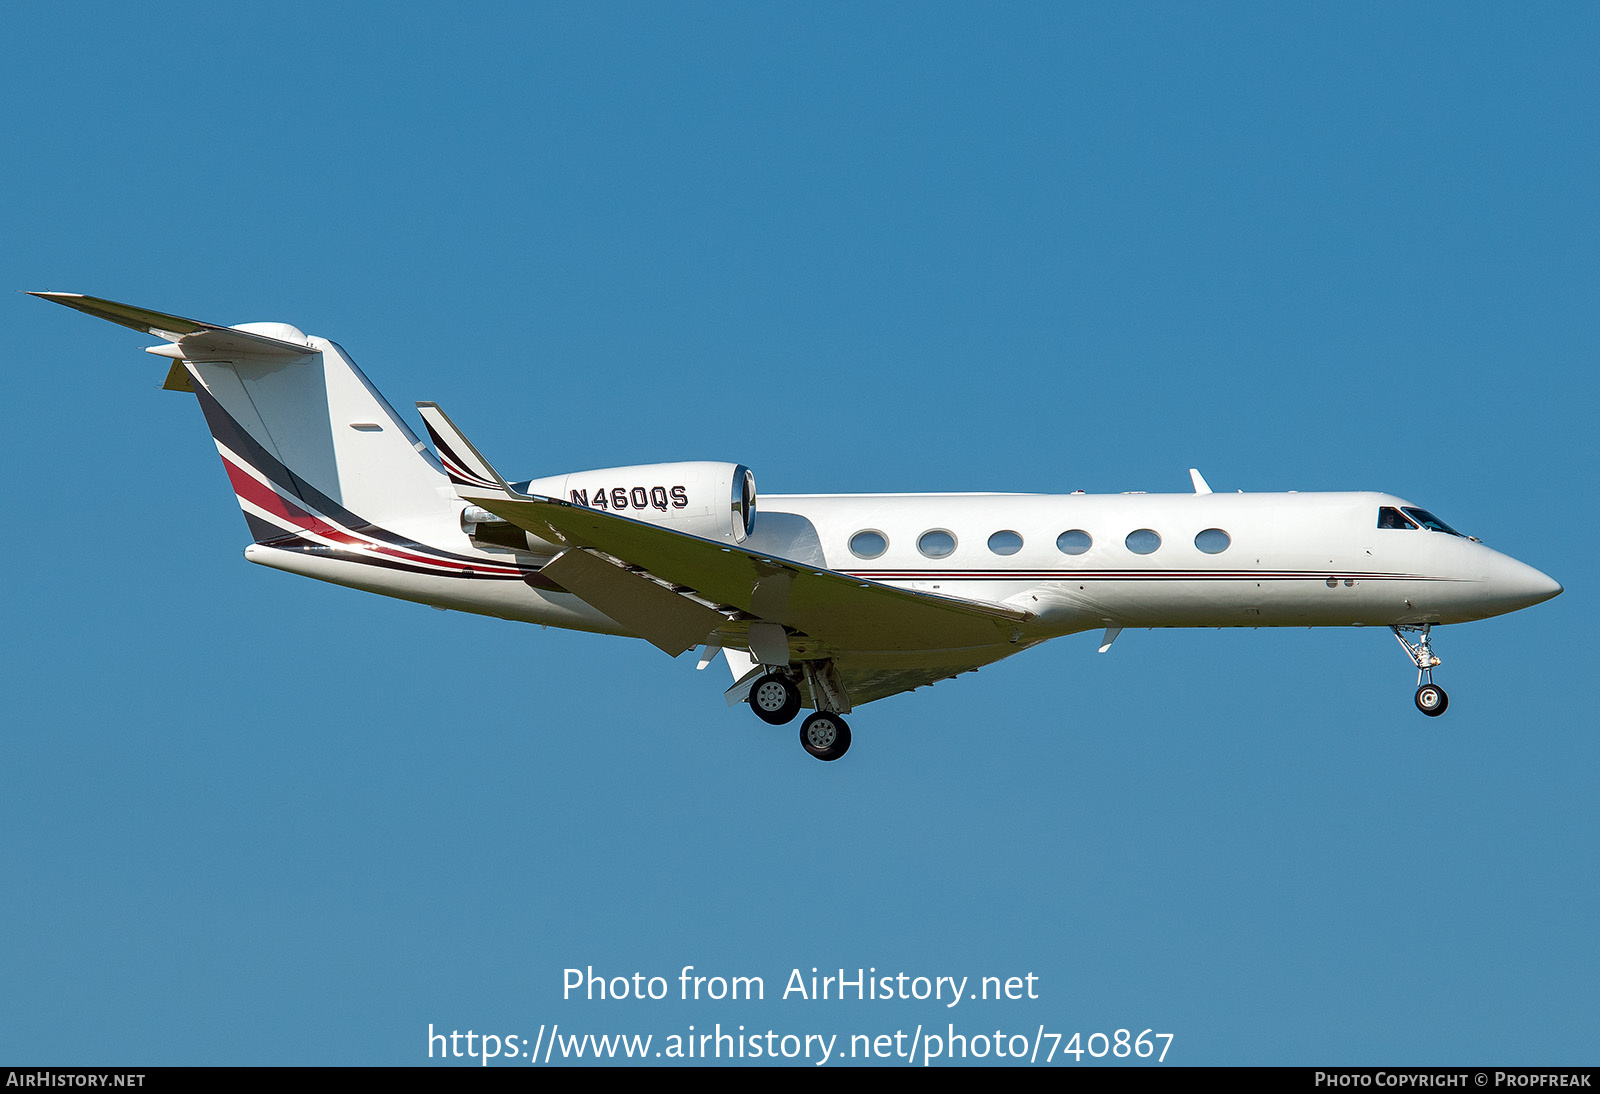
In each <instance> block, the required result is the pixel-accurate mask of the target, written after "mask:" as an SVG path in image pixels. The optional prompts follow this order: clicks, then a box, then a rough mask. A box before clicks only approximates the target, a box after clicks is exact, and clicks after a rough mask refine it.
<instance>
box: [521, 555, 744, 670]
mask: <svg viewBox="0 0 1600 1094" xmlns="http://www.w3.org/2000/svg"><path fill="white" fill-rule="evenodd" d="M539 572H540V573H541V574H543V575H544V576H546V577H549V578H550V579H552V580H553V581H555V582H556V583H557V584H558V585H560V586H561V587H562V588H563V589H565V590H567V591H568V592H570V593H573V594H575V595H577V596H578V597H579V598H581V599H582V600H583V601H584V602H585V603H588V604H592V605H593V606H594V607H596V608H599V609H600V610H601V611H603V612H605V613H606V614H607V615H609V616H610V617H611V618H612V619H615V620H616V621H617V622H618V623H621V624H622V625H623V626H624V627H627V628H628V629H629V630H630V631H632V632H633V633H635V634H637V635H639V636H641V637H642V638H644V639H645V640H646V641H648V642H649V643H650V644H651V645H653V646H655V647H656V648H657V649H659V650H661V651H662V652H663V653H666V654H668V655H670V656H672V657H676V656H678V654H680V653H682V652H683V651H684V650H686V649H689V648H690V647H691V646H696V645H699V644H700V643H701V642H703V641H705V639H706V636H707V635H709V634H710V633H711V632H712V631H714V630H716V629H717V628H718V627H720V626H721V625H722V624H723V623H725V622H726V619H724V617H723V616H722V614H721V613H720V612H714V611H712V610H711V609H710V608H708V607H706V606H705V605H704V604H697V603H695V602H694V601H693V600H690V599H689V598H688V597H686V596H680V595H678V594H677V593H675V592H673V591H672V590H671V589H667V588H664V587H662V586H660V585H657V584H656V583H655V582H654V581H651V580H650V579H649V578H647V577H644V576H642V575H640V574H636V573H633V572H631V571H629V570H627V569H624V568H623V567H621V566H618V565H616V564H614V563H610V562H607V561H605V560H604V559H602V558H598V557H596V556H595V555H592V554H590V553H589V552H588V551H585V550H583V549H581V548H575V549H573V550H570V551H563V552H562V553H561V554H559V555H557V556H556V557H555V558H554V559H553V560H551V561H550V562H548V563H546V564H545V566H544V568H543V569H541V570H540V571H539Z"/></svg>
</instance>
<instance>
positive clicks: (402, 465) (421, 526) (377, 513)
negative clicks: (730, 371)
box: [32, 292, 453, 550]
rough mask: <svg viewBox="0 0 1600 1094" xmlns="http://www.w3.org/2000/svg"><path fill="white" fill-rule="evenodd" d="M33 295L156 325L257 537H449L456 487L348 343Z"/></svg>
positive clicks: (170, 380) (345, 541) (359, 544)
mask: <svg viewBox="0 0 1600 1094" xmlns="http://www.w3.org/2000/svg"><path fill="white" fill-rule="evenodd" d="M32 295H34V296H38V297H41V298H43V299H45V300H51V301H54V302H55V303H57V304H62V305H65V306H66V307H69V308H75V309H77V310H78V311H81V312H86V313H87V314H89V315H93V316H97V317H98V318H101V319H106V320H109V321H111V322H113V323H120V324H121V325H123V326H125V327H132V328H133V329H135V330H139V331H143V332H145V333H147V334H152V335H155V336H156V337H158V338H162V339H164V340H165V344H163V345H158V346H151V347H149V349H148V350H147V351H146V352H149V353H154V354H157V355H159V356H163V357H168V358H171V359H172V360H173V362H174V363H173V366H172V369H171V371H170V372H169V374H168V376H167V382H166V384H165V385H164V386H165V387H167V388H169V389H175V390H187V391H193V392H194V394H195V395H196V396H197V397H198V398H199V401H200V407H201V409H202V410H203V411H204V413H205V418H206V424H207V425H208V426H209V427H210V429H211V436H212V438H213V439H214V440H215V441H216V445H217V452H218V454H219V455H220V456H221V457H222V464H223V467H224V468H225V469H226V471H227V473H228V479H229V481H230V482H231V483H232V485H233V492H234V494H235V495H237V497H238V499H239V508H240V509H242V510H243V511H244V516H245V521H246V522H247V523H248V524H249V526H250V534H251V536H252V538H254V539H255V541H256V542H257V543H262V544H274V543H277V544H284V545H287V544H289V543H291V542H294V541H296V540H307V539H309V540H312V541H315V542H318V543H321V544H324V545H331V546H339V545H344V546H347V547H353V548H357V549H368V550H370V549H371V548H372V547H375V546H378V545H385V544H386V545H394V544H400V543H412V544H415V543H417V542H418V541H421V542H427V541H429V540H434V541H435V542H437V531H438V530H439V529H440V528H441V526H444V527H448V522H449V521H450V520H451V519H452V516H453V514H452V506H451V504H450V501H449V500H448V499H449V498H451V497H452V495H453V492H452V491H451V490H450V483H449V480H448V478H446V476H445V474H444V471H443V469H442V468H440V467H439V466H438V465H437V464H436V463H434V462H433V460H432V458H431V455H430V454H428V453H427V452H426V449H425V447H424V445H423V444H422V442H421V441H420V440H418V438H417V436H416V435H415V434H414V433H412V431H411V430H410V429H409V428H408V427H407V426H406V424H405V422H404V421H403V420H402V419H401V418H400V417H399V415H397V414H396V413H395V412H394V409H393V408H392V407H391V406H390V405H389V403H388V402H387V401H386V400H385V399H384V398H383V396H382V395H381V394H379V392H378V391H377V389H376V388H374V387H373V386H372V384H371V383H370V382H369V381H368V380H367V378H366V377H365V376H363V375H362V373H361V370H360V369H358V368H357V367H356V366H355V364H354V363H353V362H352V361H351V360H350V357H349V356H348V355H347V354H346V353H345V352H344V350H343V349H341V348H340V347H339V346H338V345H337V344H335V343H334V342H331V341H329V340H327V339H325V338H317V337H307V336H306V335H305V334H302V333H301V332H300V331H299V330H297V329H296V328H294V327H291V326H289V325H287V324H283V323H246V324H243V325H241V326H237V327H223V326H218V325H215V324H211V323H201V322H198V321H196V320H193V319H185V318H182V317H181V316H176V315H166V314H163V313H161V312H155V311H149V310H146V309H143V308H136V307H132V306H130V305H127V304H119V303H116V302H114V301H110V300H101V299H97V298H95V297H92V296H80V295H77V294H75V293H56V292H36V293H33V294H32Z"/></svg>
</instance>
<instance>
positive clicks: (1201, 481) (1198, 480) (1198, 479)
mask: <svg viewBox="0 0 1600 1094" xmlns="http://www.w3.org/2000/svg"><path fill="white" fill-rule="evenodd" d="M1189 481H1190V482H1192V483H1194V492H1195V493H1196V494H1209V493H1211V487H1209V486H1207V485H1206V480H1205V476H1203V475H1201V474H1200V470H1199V469H1198V468H1195V467H1191V468H1189Z"/></svg>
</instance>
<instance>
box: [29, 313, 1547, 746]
mask: <svg viewBox="0 0 1600 1094" xmlns="http://www.w3.org/2000/svg"><path fill="white" fill-rule="evenodd" d="M33 295H35V296H38V297H42V298H43V299H46V300H52V301H54V302H56V303H58V304H64V305H66V306H67V307H69V308H76V309H77V310H78V311H82V312H87V313H88V314H90V315H94V316H98V317H99V318H101V319H108V320H110V321H111V322H113V323H120V324H122V325H123V326H127V327H132V328H133V329H135V330H139V331H142V332H144V333H146V334H150V335H154V336H156V337H158V338H161V339H163V343H162V344H161V345H157V346H152V347H150V348H149V349H148V350H147V352H149V353H154V354H157V355H159V356H162V357H167V358H171V359H172V362H173V363H172V365H171V366H170V368H169V371H168V375H167V380H166V383H165V384H164V385H163V386H164V387H166V388H168V389H172V390H176V391H184V392H192V393H193V394H194V395H196V396H197V397H198V399H199V402H200V408H201V410H202V411H203V412H204V413H205V417H206V423H207V425H209V426H210V428H211V435H212V437H213V438H214V439H215V440H216V444H217V451H218V452H219V453H221V455H222V463H223V467H224V468H225V469H226V471H227V473H228V478H229V480H230V481H231V482H232V484H233V489H234V493H235V494H236V495H238V499H239V506H240V508H241V509H243V510H244V516H245V521H246V522H247V523H248V524H249V526H250V533H251V536H252V538H253V539H254V540H255V542H254V543H253V544H251V545H250V546H249V547H247V548H246V549H245V557H246V558H247V559H249V560H250V561H251V562H257V563H260V564H261V565H263V566H271V567H274V568H276V569H280V570H288V571H289V572H291V573H296V574H302V575H304V576H306V577H314V578H318V579H319V580H322V581H331V582H333V583H335V584H338V585H348V586H350V587H352V588H357V589H365V590H368V591H370V592H375V593H382V594H384V595H385V596H393V597H399V598H401V599H403V600H414V601H418V602H421V603H424V604H431V605H433V606H435V607H439V608H453V609H456V610H458V611H465V612H477V613H479V614H481V615H492V616H499V617H501V618H505V619H517V620H524V621H526V622H529V623H541V624H546V625H549V626H553V627H566V628H570V629H573V630H582V631H595V632H599V633H602V634H617V635H625V636H629V637H636V638H643V639H645V640H646V641H648V642H650V643H651V644H652V645H654V646H656V647H658V648H660V649H661V650H663V651H665V652H666V653H668V654H670V655H672V656H674V657H675V656H677V655H679V654H681V653H683V652H684V651H686V650H689V649H692V648H694V647H695V646H700V647H702V653H701V655H700V667H702V668H704V667H705V666H706V664H708V663H709V662H710V661H711V660H712V658H714V657H715V656H716V654H717V653H718V652H719V651H720V652H721V653H722V655H723V657H724V658H725V659H726V660H727V663H728V665H729V667H730V668H731V669H732V671H733V676H734V683H733V686H732V687H730V688H729V689H728V690H727V692H726V696H727V700H728V703H729V705H730V706H731V705H733V704H735V703H740V702H748V703H749V704H750V707H751V709H752V710H754V711H755V713H756V715H757V716H758V717H760V718H761V719H763V720H764V721H766V722H770V723H772V724H774V725H782V724H785V723H787V722H789V721H791V720H792V719H793V718H794V717H795V716H796V715H797V714H798V713H799V711H800V709H801V708H802V707H806V708H810V709H811V710H812V711H813V713H812V714H811V715H809V716H808V717H807V718H806V719H805V720H804V722H803V723H802V726H801V730H800V743H801V745H803V746H804V748H805V750H806V751H807V752H809V753H811V755H813V756H815V757H817V758H818V759H821V760H835V759H838V758H839V757H840V756H842V755H844V753H845V751H846V750H847V749H848V748H849V747H850V727H849V726H848V725H847V724H846V722H845V720H844V717H843V716H844V715H846V714H849V713H851V712H852V711H853V710H854V709H855V708H856V707H858V706H860V705H862V704H864V703H870V702H872V701H873V700H874V699H882V698H884V697H886V696H889V695H896V694H898V693H900V692H903V691H909V690H911V689H912V688H917V687H921V686H923V685H926V684H932V683H935V682H937V681H940V680H945V679H949V678H951V677H953V676H955V675H957V674H958V673H962V672H970V671H972V670H974V669H977V668H980V667H981V666H983V665H987V664H991V663H993V662H995V661H999V660H1000V659H1001V658H1004V657H1009V656H1011V655H1012V654H1014V653H1018V652H1020V651H1022V650H1025V649H1027V648H1028V647H1030V646H1034V645H1038V644H1039V643H1040V642H1043V641H1045V640H1046V639H1050V638H1056V637H1059V636H1061V635H1066V634H1073V633H1075V632H1078V631H1085V630H1098V629H1100V628H1104V629H1105V637H1104V641H1103V642H1102V644H1101V646H1100V650H1101V652H1102V653H1103V652H1105V651H1106V650H1107V649H1109V648H1110V646H1111V643H1112V642H1114V641H1115V640H1116V638H1117V635H1118V634H1120V633H1121V631H1122V630H1123V629H1124V628H1127V627H1286V626H1296V627H1317V626H1323V627H1328V626H1356V627H1360V626H1371V627H1388V628H1389V629H1390V630H1392V631H1393V632H1394V635H1395V637H1396V638H1397V639H1399V641H1400V644H1401V645H1402V646H1403V647H1404V648H1405V651H1406V653H1407V654H1408V655H1409V657H1410V658H1411V661H1412V663H1413V664H1414V665H1415V666H1416V669H1417V691H1416V705H1417V708H1418V709H1419V710H1421V711H1422V712H1423V713H1424V714H1428V715H1438V714H1442V713H1443V712H1444V709H1445V705H1446V703H1447V701H1448V700H1447V697H1446V695H1445V691H1444V689H1443V688H1442V687H1440V686H1439V685H1438V684H1435V683H1434V682H1433V670H1434V669H1435V668H1436V667H1437V666H1438V665H1439V658H1438V657H1437V656H1436V655H1435V654H1434V652H1433V648H1432V646H1431V644H1430V642H1429V635H1430V630H1431V628H1432V627H1433V626H1435V625H1437V624H1447V623H1464V622H1467V621H1468V620H1473V619H1485V618H1488V617H1489V616H1494V615H1502V614H1504V613H1506V612H1512V611H1516V610H1517V609H1519V608H1526V607H1528V606H1530V605H1533V604H1538V603H1539V602H1541V601H1544V600H1549V599H1550V598H1551V597H1553V596H1555V595H1557V594H1558V593H1560V592H1561V586H1560V585H1558V584H1557V583H1556V582H1555V581H1553V580H1551V579H1550V578H1549V577H1547V576H1545V575H1544V574H1542V573H1540V572H1539V571H1538V570H1535V569H1534V568H1533V567H1531V566H1527V565H1524V564H1523V563H1521V562H1518V561H1517V560H1516V559H1514V558H1510V557H1508V556H1506V555H1503V554H1500V553H1499V552H1498V551H1494V550H1491V549H1490V548H1488V547H1486V546H1484V545H1483V544H1482V543H1480V542H1478V541H1477V540H1476V539H1475V538H1472V537H1468V536H1463V535H1462V534H1460V533H1459V532H1457V531H1456V530H1455V529H1453V528H1451V527H1450V526H1449V525H1448V524H1446V523H1445V522H1444V521H1442V520H1440V519H1439V518H1438V517H1436V516H1434V515H1433V514H1432V513H1430V512H1428V511H1427V510H1426V509H1422V508H1419V507H1417V506H1415V505H1412V504H1411V503H1410V502H1407V501H1404V500H1402V499H1401V498H1397V497H1392V496H1390V495H1388V494H1375V493H1338V494H1325V493H1305V494H1301V493H1288V494H1245V493H1242V492H1241V493H1237V494H1217V493H1213V492H1212V491H1211V489H1210V487H1208V486H1207V485H1206V482H1205V479H1204V478H1202V477H1201V475H1200V473H1199V472H1198V471H1195V470H1191V471H1190V472H1189V474H1190V477H1191V479H1192V480H1193V484H1194V492H1193V493H1190V494H1145V493H1133V494H1117V495H1087V494H1083V493H1081V492H1080V493H1075V494H1067V495H1041V494H843V495H839V494H787V495H778V496H769V497H762V498H761V499H760V512H759V514H758V513H757V496H756V487H755V476H754V474H753V473H752V472H751V471H750V470H749V469H748V468H746V467H744V466H742V465H740V464H732V463H707V462H701V463H659V464H646V465H642V466H638V467H613V468H607V469H605V470H600V471H581V472H576V473H572V474H565V475H555V476H551V477H548V478H541V479H533V480H530V481H524V482H515V483H512V482H507V481H506V480H505V479H504V478H502V477H501V475H500V474H499V472H497V471H496V470H495V469H494V467H493V466H492V465H491V464H490V463H489V462H488V461H487V460H486V459H484V458H483V456H482V455H480V454H479V452H478V450H477V449H476V448H474V447H473V445H472V444H471V442H469V441H468V440H467V439H466V437H465V436H464V435H463V434H462V433H461V431H460V430H459V429H457V428H456V427H455V425H454V424H453V423H452V422H451V421H450V419H449V418H447V417H446V416H445V414H444V412H443V411H442V410H440V409H439V408H438V407H437V406H436V405H434V404H433V403H418V404H417V407H418V409H419V410H420V412H421V415H422V421H423V424H424V425H425V426H426V427H427V430H428V433H429V435H430V437H431V439H432V441H433V448H432V450H431V451H430V450H429V448H428V446H427V445H426V444H424V443H423V442H422V441H421V440H419V439H418V438H417V436H416V435H415V434H414V433H412V431H411V430H410V429H409V428H408V427H407V426H406V423H405V422H404V421H403V420H402V419H401V418H400V416H399V415H398V414H396V413H395V411H394V410H393V408H391V407H390V406H389V404H388V403H387V402H386V401H385V400H384V398H383V396H382V395H380V394H379V393H378V391H377V389H376V388H374V387H373V386H372V385H371V384H370V383H369V382H368V381H367V378H366V377H365V376H363V375H362V374H361V372H360V370H359V369H357V368H356V366H355V365H354V364H353V363H352V362H351V360H350V358H349V357H348V356H347V355H346V354H345V352H344V350H343V349H341V348H340V347H339V346H338V345H336V344H335V343H333V342H330V341H328V340H327V339H325V338H317V337H308V336H306V335H304V334H302V333H301V332H300V331H299V330H297V329H295V328H294V327H291V326H288V325H286V324H282V323H245V324H242V325H240V326H234V327H222V326H216V325H213V324H209V323H199V322H196V321H194V320H192V319H183V318H180V317H178V316H175V315H165V314H162V313H160V312H154V311H148V310H146V309H144V308H135V307H130V306H129V305H126V304H118V303H114V302H112V301H109V300H100V299H97V298H94V297H89V296H80V295H76V294H72V293H56V292H39V293H34V294H33Z"/></svg>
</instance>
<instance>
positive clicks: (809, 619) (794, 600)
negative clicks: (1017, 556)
mask: <svg viewBox="0 0 1600 1094" xmlns="http://www.w3.org/2000/svg"><path fill="white" fill-rule="evenodd" d="M457 493H458V494H460V496H461V497H463V498H466V499H467V500H470V501H472V502H473V503H474V504H476V505H480V506H482V507H483V508H485V509H487V510H489V511H490V512H491V513H494V514H495V515H496V516H499V517H502V518H504V519H505V520H508V521H510V522H511V523H512V524H515V525H517V526H518V527H520V528H522V529H524V530H526V531H529V532H532V533H533V534H534V535H536V536H538V537H540V538H541V539H546V540H549V541H551V542H554V543H561V544H565V545H568V546H571V547H587V548H589V549H591V550H595V551H600V552H603V553H604V554H607V555H610V556H612V557H613V558H616V559H619V560H622V561H623V562H626V563H627V564H629V565H631V566H637V567H639V568H641V569H644V570H647V571H649V572H650V573H651V574H652V575H654V576H655V577H657V578H660V579H662V580H664V581H667V582H670V583H672V584H674V585H678V586H682V587H684V588H686V589H691V590H693V591H694V592H695V594H696V595H698V596H699V597H701V598H702V599H704V600H707V601H710V602H711V603H714V604H725V605H728V606H730V607H732V608H737V609H739V610H740V611H743V612H746V613H748V614H749V615H752V616H755V617H758V618H760V619H764V620H768V621H770V622H774V623H781V624H783V625H784V626H786V627H790V628H793V629H794V630H796V631H799V632H801V633H803V634H805V635H808V636H810V637H812V638H815V639H818V640H820V641H822V642H826V643H828V644H829V645H831V646H833V647H835V648H836V649H851V650H933V649H964V648H969V647H976V646H1006V647H1008V648H1014V647H1011V646H1010V644H1011V643H1012V642H1014V641H1016V639H1017V635H1018V632H1017V631H1016V628H1017V627H1018V626H1019V625H1020V624H1023V623H1025V622H1026V621H1027V620H1028V619H1030V618H1031V616H1029V615H1028V613H1026V612H1020V611H1015V610H1013V609H1011V608H1007V607H1004V606H1003V605H998V604H993V605H991V604H979V603H975V602H972V601H961V600H955V599H951V598H946V597H935V596H929V595H927V594H923V593H916V592H911V591H908V590H905V589H897V588H894V587H892V586H889V585H882V584H879V583H877V582H873V581H864V580H862V579H860V578H855V577H851V576H850V575H848V574H842V573H839V572H837V571H833V570H823V569H817V568H815V567H811V566H805V565H802V564H800V563H797V562H791V561H788V560H785V559H780V558H772V557H769V556H766V555H762V554H758V553H756V552H753V551H748V550H745V549H744V548H742V547H738V546H736V545H733V544H731V543H718V542H716V541H714V540H708V539H702V538H700V537H698V536H691V535H687V534H685V533H682V532H676V531H673V530H671V529H668V528H662V527H659V526H657V525H653V524H647V523H645V522H643V521H637V520H632V519H630V518H628V517H621V516H617V515H615V514H612V513H604V512H600V511H598V510H594V509H587V508H584V507H582V506H576V505H572V504H570V503H568V502H564V501H558V500H556V499H553V498H535V497H526V496H522V495H509V494H507V493H506V492H504V491H499V490H496V491H489V490H475V489H471V488H468V487H464V486H459V485H458V487H457ZM597 606H598V605H597ZM601 610H602V611H603V610H605V609H604V608H602V609H601ZM1001 656H1003V654H1001Z"/></svg>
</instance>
